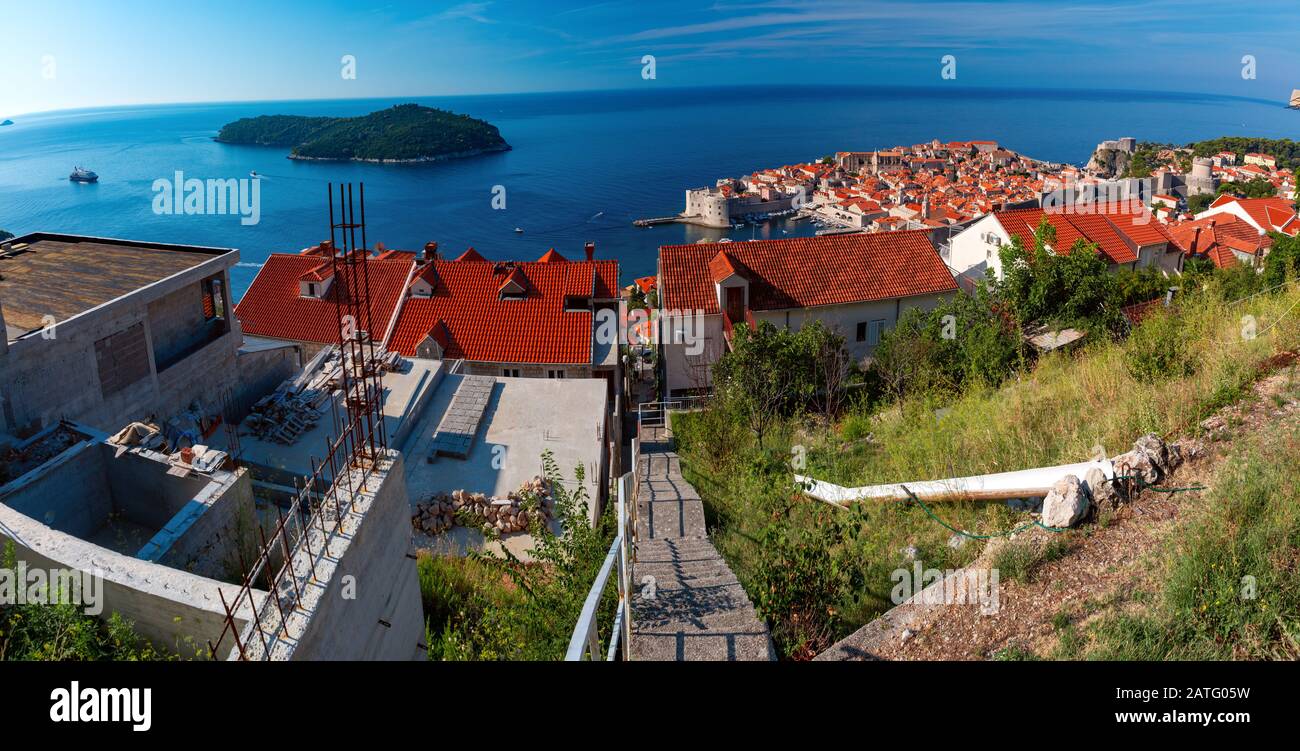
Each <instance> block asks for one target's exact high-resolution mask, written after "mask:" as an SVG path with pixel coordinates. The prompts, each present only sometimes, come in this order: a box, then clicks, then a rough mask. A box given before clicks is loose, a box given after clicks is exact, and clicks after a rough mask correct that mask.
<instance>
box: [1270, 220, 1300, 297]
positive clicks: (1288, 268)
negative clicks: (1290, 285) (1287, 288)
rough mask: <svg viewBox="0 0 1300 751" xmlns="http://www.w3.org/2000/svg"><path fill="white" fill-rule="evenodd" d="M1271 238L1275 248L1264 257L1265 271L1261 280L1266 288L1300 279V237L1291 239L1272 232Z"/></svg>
mask: <svg viewBox="0 0 1300 751" xmlns="http://www.w3.org/2000/svg"><path fill="white" fill-rule="evenodd" d="M1270 236H1271V237H1272V238H1273V247H1272V248H1270V249H1269V251H1268V255H1266V256H1264V271H1263V273H1262V275H1261V279H1260V283H1261V284H1262V285H1263V286H1264V287H1265V288H1268V287H1276V286H1277V285H1279V284H1281V283H1283V282H1285V281H1287V280H1288V279H1297V278H1300V236H1296V237H1290V236H1287V235H1283V234H1281V233H1278V232H1272V233H1270Z"/></svg>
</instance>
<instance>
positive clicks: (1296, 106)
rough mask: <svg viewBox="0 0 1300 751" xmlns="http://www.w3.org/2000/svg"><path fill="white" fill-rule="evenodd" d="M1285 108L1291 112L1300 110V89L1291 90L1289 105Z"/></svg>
mask: <svg viewBox="0 0 1300 751" xmlns="http://www.w3.org/2000/svg"><path fill="white" fill-rule="evenodd" d="M1287 106H1288V107H1290V108H1291V109H1293V110H1300V89H1292V90H1291V103H1290V104H1288V105H1287Z"/></svg>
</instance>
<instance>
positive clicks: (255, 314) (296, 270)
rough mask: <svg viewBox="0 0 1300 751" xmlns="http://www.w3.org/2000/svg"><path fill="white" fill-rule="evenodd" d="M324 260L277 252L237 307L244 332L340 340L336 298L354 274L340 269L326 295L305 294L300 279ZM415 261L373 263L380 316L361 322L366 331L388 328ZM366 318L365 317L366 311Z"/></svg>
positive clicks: (374, 302) (373, 303) (375, 308)
mask: <svg viewBox="0 0 1300 751" xmlns="http://www.w3.org/2000/svg"><path fill="white" fill-rule="evenodd" d="M321 264H322V260H321V258H320V256H318V255H297V254H292V255H291V254H287V253H272V254H271V256H270V257H269V258H267V259H266V263H265V264H264V265H263V266H262V270H261V271H259V272H258V274H257V278H256V279H254V280H253V284H252V286H250V287H249V288H248V292H246V293H245V294H244V297H243V299H241V300H240V301H239V304H238V305H236V306H235V316H236V317H237V318H239V324H240V326H241V327H242V328H243V330H244V333H245V334H251V335H253V336H267V337H272V338H276V339H292V340H296V341H304V342H316V343H320V344H328V343H331V342H334V341H336V340H337V339H338V309H337V307H336V300H337V299H338V296H339V295H345V294H348V292H349V289H350V287H351V286H352V285H351V282H350V278H349V276H348V274H347V273H346V272H340V274H339V276H338V278H336V279H334V280H333V281H332V282H330V286H329V288H328V289H327V290H326V292H325V295H324V297H323V298H319V299H318V298H312V297H303V296H302V294H301V289H300V286H299V281H300V280H301V279H302V278H303V277H304V275H305V274H308V273H309V272H311V271H314V270H315V271H319V269H320V267H321ZM413 265H414V264H413V262H412V261H411V260H410V258H409V257H399V258H386V259H377V258H376V259H371V260H370V261H369V263H367V265H366V266H367V272H368V275H369V277H370V298H371V299H370V311H371V314H372V315H374V317H375V325H374V327H373V328H372V327H371V325H370V322H369V321H368V320H362V321H359V322H358V326H359V327H360V328H361V329H362V330H364V331H369V332H371V333H372V334H373V335H374V336H375V337H376V338H378V337H381V336H383V335H384V334H385V333H386V332H387V331H388V325H389V322H390V321H391V319H392V316H393V312H394V310H395V308H396V306H397V301H398V300H399V299H401V296H402V293H403V291H404V289H405V285H406V278H407V276H408V275H409V273H410V272H411V269H412V267H413ZM326 269H328V265H326ZM345 299H346V298H345ZM362 318H363V319H364V318H365V316H364V314H363V315H362Z"/></svg>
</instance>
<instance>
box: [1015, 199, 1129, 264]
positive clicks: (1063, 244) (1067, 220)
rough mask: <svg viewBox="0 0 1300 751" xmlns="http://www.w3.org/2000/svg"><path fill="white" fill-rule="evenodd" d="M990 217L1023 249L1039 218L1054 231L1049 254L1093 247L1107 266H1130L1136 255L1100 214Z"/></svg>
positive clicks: (1032, 212)
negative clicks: (1084, 244)
mask: <svg viewBox="0 0 1300 751" xmlns="http://www.w3.org/2000/svg"><path fill="white" fill-rule="evenodd" d="M994 216H996V217H997V219H998V222H999V223H1001V224H1002V226H1003V228H1005V229H1006V231H1007V232H1009V233H1011V234H1012V235H1013V236H1017V237H1019V238H1020V242H1022V243H1024V245H1025V247H1026V248H1029V247H1033V242H1034V230H1036V229H1038V224H1039V222H1041V221H1042V219H1043V217H1046V218H1047V221H1048V222H1050V223H1051V225H1052V226H1053V227H1054V228H1055V229H1056V244H1055V245H1054V246H1053V248H1052V250H1054V251H1055V252H1057V253H1069V252H1070V250H1071V249H1072V248H1073V247H1074V244H1075V242H1077V241H1079V240H1083V241H1084V242H1088V243H1094V244H1096V245H1097V248H1098V250H1100V251H1101V254H1102V256H1103V257H1105V258H1106V261H1107V262H1108V263H1132V262H1133V261H1136V260H1137V254H1136V253H1135V252H1134V251H1133V249H1132V248H1130V247H1129V246H1128V244H1127V243H1125V242H1124V240H1123V239H1122V238H1121V237H1120V235H1119V233H1118V232H1117V231H1116V230H1115V227H1114V226H1112V225H1111V223H1110V222H1109V221H1107V220H1106V218H1105V217H1104V216H1101V215H1100V214H1082V213H1073V214H1065V213H1057V212H1046V211H1043V210H1042V209H1013V210H1011V211H995V212H994Z"/></svg>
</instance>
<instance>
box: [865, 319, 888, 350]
mask: <svg viewBox="0 0 1300 751" xmlns="http://www.w3.org/2000/svg"><path fill="white" fill-rule="evenodd" d="M885 323H886V322H885V321H884V320H879V321H872V322H871V325H870V326H868V327H867V344H869V345H871V346H872V347H874V346H876V345H877V344H880V337H881V335H882V334H884V333H885Z"/></svg>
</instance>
